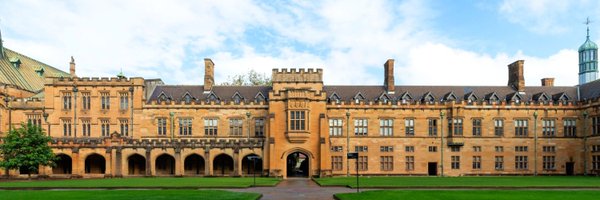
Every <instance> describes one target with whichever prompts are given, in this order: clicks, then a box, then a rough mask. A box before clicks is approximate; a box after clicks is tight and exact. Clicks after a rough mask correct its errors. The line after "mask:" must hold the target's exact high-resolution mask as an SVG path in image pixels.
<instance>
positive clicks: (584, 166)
mask: <svg viewBox="0 0 600 200" xmlns="http://www.w3.org/2000/svg"><path fill="white" fill-rule="evenodd" d="M587 118H588V112H587V110H584V111H583V175H584V176H587V137H588V134H587Z"/></svg>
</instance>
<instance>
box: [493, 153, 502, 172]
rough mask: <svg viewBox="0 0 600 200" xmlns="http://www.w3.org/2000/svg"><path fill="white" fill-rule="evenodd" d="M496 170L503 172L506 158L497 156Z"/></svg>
mask: <svg viewBox="0 0 600 200" xmlns="http://www.w3.org/2000/svg"><path fill="white" fill-rule="evenodd" d="M494 160H495V162H494V169H496V170H503V169H504V156H496V158H495V159H494Z"/></svg>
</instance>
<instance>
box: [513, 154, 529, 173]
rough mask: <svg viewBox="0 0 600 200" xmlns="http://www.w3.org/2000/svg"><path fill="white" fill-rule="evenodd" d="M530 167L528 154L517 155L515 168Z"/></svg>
mask: <svg viewBox="0 0 600 200" xmlns="http://www.w3.org/2000/svg"><path fill="white" fill-rule="evenodd" d="M528 168H529V166H528V162H527V156H515V169H518V170H524V169H528Z"/></svg>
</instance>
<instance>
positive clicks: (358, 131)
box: [354, 119, 369, 136]
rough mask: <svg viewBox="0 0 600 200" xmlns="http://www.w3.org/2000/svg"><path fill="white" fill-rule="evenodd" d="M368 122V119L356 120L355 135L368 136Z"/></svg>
mask: <svg viewBox="0 0 600 200" xmlns="http://www.w3.org/2000/svg"><path fill="white" fill-rule="evenodd" d="M368 124H369V123H368V120H367V119H355V120H354V135H357V136H366V135H367V131H368Z"/></svg>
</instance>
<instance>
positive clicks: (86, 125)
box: [81, 119, 92, 137]
mask: <svg viewBox="0 0 600 200" xmlns="http://www.w3.org/2000/svg"><path fill="white" fill-rule="evenodd" d="M81 133H82V134H83V136H84V137H90V135H91V133H92V132H91V125H90V120H89V119H82V120H81Z"/></svg>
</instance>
